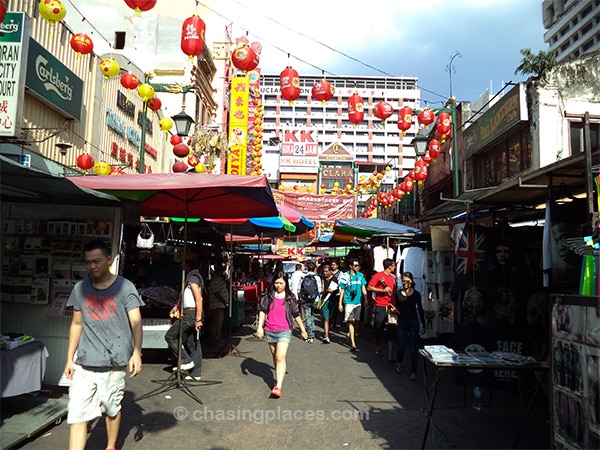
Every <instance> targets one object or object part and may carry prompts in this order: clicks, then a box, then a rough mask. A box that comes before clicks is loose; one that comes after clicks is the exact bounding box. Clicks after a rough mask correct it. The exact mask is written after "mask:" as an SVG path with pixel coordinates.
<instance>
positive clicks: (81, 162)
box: [77, 153, 95, 170]
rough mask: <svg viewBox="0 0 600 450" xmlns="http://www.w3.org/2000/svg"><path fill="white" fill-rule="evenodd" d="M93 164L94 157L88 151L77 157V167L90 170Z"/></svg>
mask: <svg viewBox="0 0 600 450" xmlns="http://www.w3.org/2000/svg"><path fill="white" fill-rule="evenodd" d="M94 164H95V161H94V157H93V156H92V155H90V154H89V153H83V154H81V155H79V156H78V157H77V167H79V168H80V169H81V170H90V169H91V168H92V167H94Z"/></svg>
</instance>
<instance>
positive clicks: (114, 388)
mask: <svg viewBox="0 0 600 450" xmlns="http://www.w3.org/2000/svg"><path fill="white" fill-rule="evenodd" d="M126 369H127V368H126V367H124V368H123V369H122V370H121V369H115V370H110V371H108V372H92V371H90V370H86V369H84V368H83V367H81V366H78V365H75V366H74V368H73V380H72V383H71V387H70V388H69V412H68V414H67V423H69V424H71V423H81V422H89V421H90V420H92V419H95V418H96V417H100V416H101V415H102V413H103V412H106V414H107V415H108V416H109V417H114V416H116V415H117V414H118V412H119V411H120V410H121V400H123V394H124V392H125V375H126V372H127V370H126Z"/></svg>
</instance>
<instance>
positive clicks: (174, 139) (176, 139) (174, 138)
mask: <svg viewBox="0 0 600 450" xmlns="http://www.w3.org/2000/svg"><path fill="white" fill-rule="evenodd" d="M182 142H183V139H182V138H181V136H179V135H178V134H174V135H173V136H171V144H173V145H177V144H181V143H182Z"/></svg>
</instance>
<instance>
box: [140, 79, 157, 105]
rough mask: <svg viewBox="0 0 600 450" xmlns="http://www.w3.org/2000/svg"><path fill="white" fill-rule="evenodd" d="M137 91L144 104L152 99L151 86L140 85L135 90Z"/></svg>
mask: <svg viewBox="0 0 600 450" xmlns="http://www.w3.org/2000/svg"><path fill="white" fill-rule="evenodd" d="M137 91H138V94H139V95H140V97H141V98H142V100H143V101H144V102H147V101H149V100H150V99H151V98H154V88H153V87H152V85H151V84H148V83H144V84H140V85H139V86H138V88H137Z"/></svg>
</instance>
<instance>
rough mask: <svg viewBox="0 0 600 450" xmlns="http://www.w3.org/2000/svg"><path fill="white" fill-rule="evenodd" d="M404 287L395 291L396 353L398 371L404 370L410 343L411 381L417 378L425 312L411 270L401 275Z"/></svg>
mask: <svg viewBox="0 0 600 450" xmlns="http://www.w3.org/2000/svg"><path fill="white" fill-rule="evenodd" d="M401 280H402V288H401V289H399V290H397V291H396V292H395V299H396V312H397V315H398V325H397V328H398V339H397V344H398V351H397V354H396V371H397V372H398V373H401V372H402V359H403V358H404V350H406V346H407V345H408V347H409V351H410V377H409V380H410V381H415V380H416V379H417V364H418V356H419V336H420V335H421V334H423V333H425V314H424V312H423V305H422V304H421V294H419V293H418V292H417V291H415V289H414V286H415V282H414V280H413V275H412V273H410V272H404V273H402V275H401Z"/></svg>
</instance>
